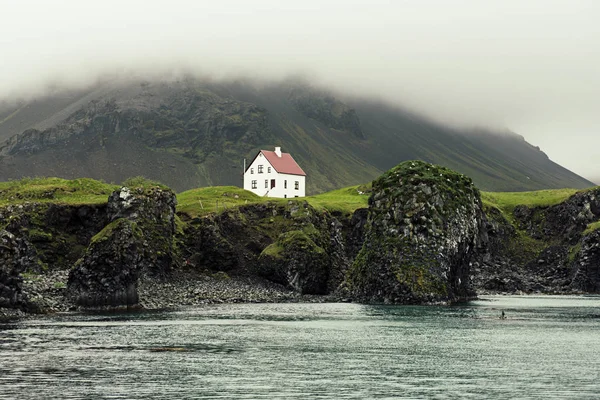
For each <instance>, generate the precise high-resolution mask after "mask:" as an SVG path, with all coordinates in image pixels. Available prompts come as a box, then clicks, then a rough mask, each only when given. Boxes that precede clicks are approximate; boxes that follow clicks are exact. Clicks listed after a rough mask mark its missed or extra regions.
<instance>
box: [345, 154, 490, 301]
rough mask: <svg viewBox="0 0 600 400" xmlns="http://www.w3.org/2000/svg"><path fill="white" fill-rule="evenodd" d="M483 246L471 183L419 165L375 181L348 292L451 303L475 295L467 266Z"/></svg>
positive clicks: (385, 298)
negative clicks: (363, 235) (470, 283)
mask: <svg viewBox="0 0 600 400" xmlns="http://www.w3.org/2000/svg"><path fill="white" fill-rule="evenodd" d="M486 242H487V231H486V229H485V216H484V214H483V210H482V205H481V199H480V196H479V191H478V190H477V189H476V188H475V186H474V185H473V182H472V181H471V179H470V178H468V177H466V176H464V175H462V174H459V173H456V172H454V171H451V170H449V169H447V168H443V167H438V166H435V165H431V164H428V163H424V162H420V161H409V162H405V163H402V164H400V165H398V166H397V167H395V168H393V169H392V170H390V171H388V172H387V173H385V174H384V175H382V176H381V177H380V178H378V179H376V180H375V181H374V182H373V191H372V194H371V197H370V198H369V214H368V219H367V223H366V226H365V238H364V243H363V246H362V249H361V250H360V252H359V254H358V255H357V257H356V259H355V260H354V263H353V265H352V267H351V270H350V273H349V275H348V282H347V290H348V291H349V293H350V294H351V296H352V297H353V298H355V299H358V300H360V301H366V302H385V303H423V302H448V301H449V302H452V301H459V300H464V299H467V298H469V297H472V296H473V295H474V292H473V291H472V290H471V288H470V286H469V272H470V271H469V265H470V261H471V258H472V256H473V255H474V254H475V251H476V250H477V249H478V248H479V247H481V246H484V245H485V243H486Z"/></svg>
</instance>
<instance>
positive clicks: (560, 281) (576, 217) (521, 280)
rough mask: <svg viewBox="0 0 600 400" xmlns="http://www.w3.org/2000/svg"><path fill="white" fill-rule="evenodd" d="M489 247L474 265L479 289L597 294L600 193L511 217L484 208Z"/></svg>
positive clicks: (526, 209)
mask: <svg viewBox="0 0 600 400" xmlns="http://www.w3.org/2000/svg"><path fill="white" fill-rule="evenodd" d="M486 213H487V215H488V217H489V218H488V219H489V221H490V223H489V225H488V235H489V238H490V245H489V247H488V249H487V250H486V251H485V252H483V253H482V254H480V255H479V256H478V257H477V260H476V261H475V262H474V268H473V270H474V274H473V276H474V285H475V287H476V288H477V289H478V290H487V291H500V292H517V291H521V292H527V293H530V292H542V293H571V292H587V293H590V292H591V293H597V292H598V291H599V286H598V285H599V278H598V268H599V264H598V257H597V248H598V246H599V245H600V244H599V241H598V238H599V236H598V232H597V231H595V230H593V229H588V227H589V226H591V225H590V224H594V223H597V221H598V220H600V189H599V188H596V189H592V190H587V191H583V192H579V193H576V194H575V195H573V196H571V197H569V198H568V199H567V200H565V201H563V202H561V203H559V204H556V205H553V206H546V207H527V206H523V205H520V206H517V207H515V208H514V211H513V213H512V215H510V216H509V218H510V219H511V220H512V221H513V222H512V223H511V222H509V220H508V219H507V218H505V216H503V215H502V213H501V212H500V211H499V210H497V209H495V208H489V209H487V210H486Z"/></svg>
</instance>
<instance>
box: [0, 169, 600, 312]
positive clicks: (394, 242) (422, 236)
mask: <svg viewBox="0 0 600 400" xmlns="http://www.w3.org/2000/svg"><path fill="white" fill-rule="evenodd" d="M17 184H18V185H22V186H23V187H21V186H19V187H18V188H17V189H16V190H9V189H3V190H4V192H2V193H0V195H2V196H4V195H6V196H8V197H7V198H8V199H9V200H10V201H11V202H13V203H11V204H9V205H5V206H3V207H0V261H1V263H0V308H6V307H9V308H13V309H15V308H16V309H21V310H27V311H44V310H45V311H50V310H66V309H72V308H77V307H120V306H137V305H140V304H145V305H149V306H159V305H162V306H167V305H177V304H198V303H201V302H205V301H217V300H221V301H269V300H270V301H275V300H276V301H283V300H293V299H295V300H298V299H300V297H298V296H323V295H325V296H327V297H321V298H327V299H330V300H331V299H335V300H341V299H347V300H354V301H360V302H377V303H402V304H405V303H411V304H413V303H438V302H456V301H461V300H465V299H468V298H471V297H473V296H474V293H475V292H474V290H477V291H479V292H542V293H597V292H599V291H600V233H599V232H600V230H599V229H598V228H599V227H600V222H599V221H600V200H599V199H600V188H596V189H592V190H586V191H581V192H578V193H576V194H574V195H573V196H571V197H570V198H568V199H566V200H564V201H560V202H558V203H557V204H553V205H548V206H535V207H533V206H531V207H528V206H516V207H514V209H511V211H510V212H507V211H506V210H504V209H499V208H497V207H494V206H493V205H490V204H487V203H486V204H485V206H482V202H481V199H480V193H479V191H478V190H477V189H476V188H475V186H474V185H473V182H472V181H471V180H470V179H469V178H467V177H466V176H464V175H462V174H460V173H457V172H454V171H451V170H449V169H447V168H444V167H440V166H436V165H432V164H428V163H424V162H420V161H412V162H405V163H402V164H400V165H399V166H397V167H396V168H393V169H392V170H390V171H388V172H387V173H385V174H383V175H382V176H381V177H380V178H378V179H377V180H375V181H374V182H373V184H372V188H371V195H370V197H369V204H368V207H366V208H358V209H356V210H354V211H352V212H350V211H348V210H346V211H339V209H338V210H337V211H332V212H330V211H328V210H327V209H326V208H323V207H321V206H313V205H311V203H310V202H309V201H307V200H304V199H293V200H292V199H279V200H271V201H266V200H264V201H263V200H260V201H259V200H257V201H256V202H254V203H248V204H243V202H242V203H240V205H238V206H232V207H229V208H221V209H220V210H219V211H217V212H211V213H203V214H202V215H201V216H196V217H193V216H191V215H190V214H187V213H185V212H180V213H179V214H177V213H176V207H177V200H176V196H175V194H174V193H173V192H172V191H171V190H170V189H168V188H166V187H164V186H161V185H158V184H155V183H152V182H147V181H144V180H140V181H139V182H137V183H136V181H135V180H133V181H132V182H130V184H129V185H128V186H124V187H120V188H119V189H117V190H114V186H110V185H105V186H106V187H104V186H103V187H102V188H98V187H97V186H98V185H95V186H94V185H92V184H91V183H90V182H88V181H85V182H83V181H82V182H79V181H78V182H77V185H75V184H73V185H71V186H69V185H63V186H61V189H60V190H62V191H64V192H65V193H71V190H73V191H75V192H73V193H75V194H77V193H78V192H77V190H79V189H77V188H85V187H94V188H95V189H94V190H95V192H97V193H111V194H109V195H107V197H108V199H107V202H105V203H99V204H89V203H76V204H64V203H61V202H60V201H56V200H55V197H56V196H58V193H59V191H58V189H56V188H54V189H51V188H49V187H50V186H48V185H47V186H44V185H41V189H35V190H34V189H33V188H27V187H26V183H17ZM90 185H91V186H90ZM107 187H110V190H114V191H112V192H111V191H110V190H109V191H106V192H105V190H106V188H107ZM32 193H35V196H34V195H33V194H32ZM36 196H37V197H36ZM35 198H37V199H39V201H35ZM32 199H33V201H32ZM3 201H4V200H3ZM181 288H185V293H183V292H181V290H183V289H181ZM216 288H219V289H218V290H219V291H220V293H221V294H220V295H218V296H217V297H211V295H210V293H211V291H214V290H217V289H216ZM248 288H250V289H248ZM257 288H259V289H257ZM182 293H183V294H182ZM158 297H161V298H162V299H163V300H161V301H153V299H155V298H158ZM301 298H302V299H307V297H301Z"/></svg>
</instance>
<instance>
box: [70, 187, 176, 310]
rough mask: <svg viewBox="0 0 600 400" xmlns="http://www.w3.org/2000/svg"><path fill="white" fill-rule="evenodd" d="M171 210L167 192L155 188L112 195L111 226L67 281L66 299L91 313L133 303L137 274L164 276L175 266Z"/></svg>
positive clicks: (97, 237)
mask: <svg viewBox="0 0 600 400" xmlns="http://www.w3.org/2000/svg"><path fill="white" fill-rule="evenodd" d="M176 204H177V200H176V198H175V194H174V193H173V192H172V191H171V190H170V189H168V188H164V187H160V186H156V185H146V186H143V185H142V186H138V187H135V188H131V189H130V188H127V187H123V188H121V189H120V190H117V191H115V192H114V193H113V194H112V195H111V196H110V197H109V199H108V206H107V210H108V211H107V213H108V218H109V221H111V222H110V223H109V224H108V225H107V226H106V227H104V229H102V231H100V232H99V233H98V234H96V235H95V236H94V237H93V238H92V239H91V242H90V245H89V246H88V248H87V250H86V252H85V254H84V255H83V257H82V258H80V259H79V260H78V261H77V263H76V264H75V268H74V269H73V271H72V272H71V274H70V276H69V283H68V292H69V295H70V297H71V298H72V299H73V300H74V301H75V302H76V303H78V304H79V305H82V306H92V307H97V306H121V305H132V304H135V303H137V300H138V295H137V280H138V278H139V276H140V274H142V273H148V274H151V275H159V276H164V275H167V274H169V273H170V272H171V269H172V267H173V265H174V264H177V263H178V254H177V250H176V246H175V233H176V221H175V206H176Z"/></svg>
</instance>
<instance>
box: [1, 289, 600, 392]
mask: <svg viewBox="0 0 600 400" xmlns="http://www.w3.org/2000/svg"><path fill="white" fill-rule="evenodd" d="M502 311H504V313H505V316H506V318H505V319H501V318H500V316H501V313H502ZM0 398H1V399H100V398H107V399H261V398H265V399H396V398H411V399H452V398H457V399H458V398H460V399H465V398H466V399H468V398H472V399H487V398H489V399H515V398H521V399H552V398H556V399H593V398H600V297H594V296H590V297H579V296H538V297H533V296H491V297H483V298H481V299H480V300H478V301H474V302H471V303H468V304H465V305H461V306H439V307H438V306H371V305H359V304H345V303H341V304H332V303H329V304H327V303H325V304H315V303H303V304H222V305H206V306H201V307H193V308H182V309H176V310H165V311H160V312H137V313H118V314H115V313H113V314H82V313H69V314H59V315H52V316H45V317H40V318H37V319H34V320H24V321H21V322H18V323H13V324H4V325H2V324H0Z"/></svg>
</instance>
